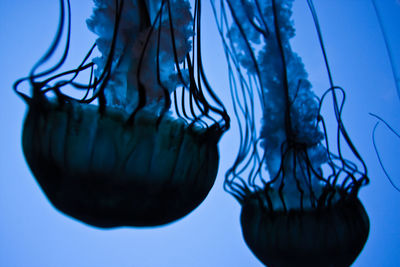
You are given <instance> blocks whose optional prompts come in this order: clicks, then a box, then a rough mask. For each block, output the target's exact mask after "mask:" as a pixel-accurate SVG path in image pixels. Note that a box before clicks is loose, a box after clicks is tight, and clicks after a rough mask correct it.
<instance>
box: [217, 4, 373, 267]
mask: <svg viewBox="0 0 400 267" xmlns="http://www.w3.org/2000/svg"><path fill="white" fill-rule="evenodd" d="M292 2H293V1H287V0H263V1H258V0H249V1H230V0H227V1H223V0H222V1H219V2H218V4H216V3H213V10H214V15H215V18H216V21H217V24H218V28H219V31H220V35H221V37H222V40H223V45H224V48H225V52H226V56H227V62H228V69H229V78H230V84H231V96H232V102H233V106H234V114H235V117H236V119H237V122H238V125H239V131H240V132H239V134H240V145H239V152H238V155H237V158H236V160H235V162H234V164H233V166H232V167H231V169H229V170H228V171H227V173H226V176H225V183H224V188H225V190H226V191H227V192H229V193H230V194H231V195H233V196H234V197H235V198H236V199H237V200H238V202H239V203H240V204H241V206H242V211H241V219H240V220H241V227H242V233H243V237H244V240H245V242H246V244H247V245H248V247H249V248H250V249H251V251H252V252H253V253H254V255H255V256H256V257H257V258H258V259H259V260H260V261H261V262H263V263H264V264H265V265H267V266H349V265H351V263H352V262H353V261H354V260H355V259H356V258H357V256H358V254H359V253H360V252H361V250H362V248H363V246H364V244H365V243H366V240H367V238H368V233H369V219H368V215H367V213H366V211H365V209H364V207H363V205H362V204H361V202H360V200H359V199H358V197H357V195H358V192H359V190H360V188H361V187H362V186H364V185H366V184H368V182H369V178H368V176H367V168H366V165H365V163H364V161H363V160H362V158H361V156H360V155H359V153H358V152H357V150H356V148H355V146H354V145H353V143H352V142H351V140H350V137H349V136H348V134H347V132H346V130H345V127H344V125H343V122H342V120H341V114H342V109H343V103H344V98H345V91H344V90H343V89H342V88H340V87H339V86H336V85H334V83H333V79H332V76H331V72H330V70H329V65H328V62H327V57H326V55H325V50H324V45H323V41H322V37H321V31H320V29H319V24H318V20H317V17H316V13H315V9H314V6H313V3H312V2H311V1H308V4H309V7H310V10H311V12H312V15H313V18H314V22H315V25H316V28H317V32H318V35H319V39H320V43H321V48H322V52H323V55H324V59H325V62H326V67H327V71H328V74H329V79H330V88H329V89H328V90H327V91H326V92H325V94H324V95H323V96H322V97H321V99H318V98H317V97H316V95H315V94H314V93H313V92H312V91H311V83H310V82H309V81H308V80H307V73H306V71H305V69H304V65H303V63H302V61H301V59H300V57H299V56H298V55H297V54H296V53H294V52H293V51H292V49H291V46H290V42H289V41H290V38H292V37H293V36H294V32H295V30H294V26H293V23H292V21H291V19H290V17H291V13H292V11H291V7H292ZM328 96H331V100H332V103H333V112H334V115H335V118H336V122H337V129H336V130H335V133H336V136H335V135H334V136H333V140H334V142H329V141H330V140H332V136H328V135H327V132H328V128H327V127H328V126H327V124H326V123H325V121H324V118H323V116H322V115H321V114H320V113H321V107H322V105H323V103H324V100H325V99H326V98H327V97H328ZM257 97H258V99H259V101H257ZM258 110H261V112H260V113H262V115H261V116H262V127H261V130H260V134H259V133H258V128H260V127H259V126H258V122H257V121H258V120H259V116H260V115H258ZM345 146H346V149H347V150H348V151H350V152H351V153H352V155H353V157H354V159H355V160H357V162H358V163H353V162H352V161H350V160H349V159H346V158H345V157H344V155H343V154H344V153H343V148H344V147H345ZM260 149H262V150H263V152H261V151H260ZM335 150H336V151H335Z"/></svg>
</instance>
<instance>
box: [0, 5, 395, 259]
mask: <svg viewBox="0 0 400 267" xmlns="http://www.w3.org/2000/svg"><path fill="white" fill-rule="evenodd" d="M71 2H72V19H73V29H72V34H73V36H72V48H71V55H70V60H69V61H68V63H67V65H68V66H69V67H72V66H76V65H77V64H78V63H79V60H80V59H82V58H83V56H84V55H85V52H86V51H87V50H88V49H89V47H90V46H91V44H92V42H93V41H94V40H95V36H94V35H93V34H92V33H90V32H89V31H88V30H87V28H86V25H85V19H86V18H87V17H89V16H90V14H91V10H92V6H93V4H92V2H91V1H89V0H85V1H83V0H79V1H78V0H72V1H71ZM378 2H379V8H380V9H381V11H382V14H383V15H384V21H385V26H386V27H387V30H388V33H389V35H390V42H391V45H392V47H393V49H394V50H393V51H394V52H395V58H397V62H400V60H399V59H400V54H399V53H400V34H399V29H400V20H399V18H400V3H399V2H398V1H397V2H396V1H395V0H382V1H378ZM315 5H316V8H317V12H318V15H319V18H320V23H321V27H322V31H323V35H324V38H325V44H326V49H327V52H328V56H329V60H330V63H331V69H332V71H333V77H334V80H335V82H336V84H338V85H341V86H343V87H344V88H345V90H346V92H347V101H346V106H345V110H344V122H345V124H346V125H347V129H348V131H349V133H350V136H351V137H352V138H353V141H354V143H355V145H356V146H357V148H358V149H359V151H360V153H361V154H362V155H363V156H364V158H365V161H366V163H367V165H368V167H369V174H370V178H371V184H370V185H369V186H367V187H365V188H363V189H362V190H361V193H360V198H361V200H362V202H363V203H364V205H365V207H366V210H367V212H368V214H369V217H370V222H371V231H370V236H369V239H368V242H367V244H366V246H365V248H364V250H363V251H362V253H361V255H360V256H359V258H358V259H357V261H356V263H355V264H354V265H353V266H400V227H399V226H400V193H399V192H397V191H395V190H394V188H393V187H391V185H390V184H389V182H388V181H387V179H386V178H385V177H384V174H383V171H382V169H381V168H380V167H379V165H378V161H377V157H376V155H375V152H374V150H373V146H372V140H371V133H372V129H373V126H374V124H375V122H376V120H375V119H373V118H372V117H371V116H369V115H368V112H373V113H376V114H378V115H380V116H382V117H384V118H385V119H386V120H387V121H388V122H389V123H390V124H391V125H392V126H393V127H394V128H395V129H397V130H399V131H400V113H399V107H400V103H399V97H398V95H397V91H396V88H395V83H394V79H393V75H392V72H391V68H390V64H389V60H388V55H387V51H386V49H385V46H384V42H383V38H382V34H381V30H380V28H379V26H378V23H377V18H376V15H375V13H374V10H373V6H372V4H371V2H370V1H367V0H324V1H315ZM203 11H204V13H203V16H204V25H203V26H204V27H203V30H204V32H203V37H204V40H203V50H204V51H203V55H204V61H205V62H206V64H205V68H206V71H207V73H208V76H209V79H210V81H211V83H212V85H213V86H214V88H215V90H216V91H217V93H218V94H219V95H220V96H221V98H222V99H223V100H224V101H225V103H226V105H227V106H228V107H230V100H229V95H228V87H227V86H228V82H227V73H226V67H225V64H224V58H223V51H222V48H221V45H220V39H219V36H218V34H217V32H216V30H215V26H214V19H213V17H212V14H211V9H210V7H209V3H208V2H207V1H204V10H203ZM0 20H1V21H0V38H1V39H0V40H1V41H0V48H1V49H0V70H1V71H0V83H1V85H0V88H1V91H0V92H1V93H0V94H1V98H0V101H1V102H0V103H1V104H0V120H1V121H0V125H1V130H0V147H1V150H0V170H1V172H0V266H2V267H3V266H5V267H9V266H10V267H11V266H44V267H47V266H135V267H147V266H148V267H153V266H156V267H157V266H160V267H164V266H165V267H174V266H176V267H181V266H182V267H184V266H191V267H204V266H210V267H216V266H231V267H242V266H247V267H251V266H262V265H261V264H260V263H259V262H258V261H257V259H256V258H255V257H254V256H253V255H252V253H251V252H250V250H249V249H248V248H247V247H246V245H245V243H244V241H243V240H242V236H241V229H240V225H239V213H240V206H239V205H238V203H237V202H235V200H234V199H233V198H232V197H231V196H230V195H228V194H226V193H225V192H224V191H223V190H222V182H223V177H224V173H225V171H226V170H227V168H228V167H229V166H230V164H231V163H232V161H233V156H234V155H235V153H236V151H237V147H236V146H234V145H233V144H236V143H237V136H236V134H237V133H236V131H235V125H233V129H232V130H231V131H230V132H228V133H227V134H225V136H224V137H223V139H222V141H221V142H220V153H221V161H220V170H219V173H218V177H217V181H216V183H215V186H214V187H213V189H212V191H211V192H210V194H209V196H208V197H207V199H206V200H205V201H204V203H203V204H202V205H201V206H200V207H199V208H197V209H196V210H195V211H194V212H192V213H191V214H190V215H189V216H187V217H185V218H184V219H182V220H180V221H178V222H175V223H173V224H171V225H168V226H164V227H159V228H150V229H135V228H122V229H114V230H99V229H95V228H92V227H88V226H86V225H84V224H82V223H80V222H77V221H76V220H73V219H71V218H69V217H66V216H65V215H63V214H61V213H59V212H58V211H56V210H55V209H54V208H53V207H52V206H51V205H50V203H49V202H48V200H47V199H46V198H45V197H44V195H43V193H42V192H41V190H40V188H39V187H38V185H37V183H36V182H35V180H34V179H33V177H32V175H31V173H30V171H29V169H28V167H27V165H26V163H25V160H24V158H23V154H22V149H21V126H22V120H23V117H24V113H25V112H26V106H25V105H24V103H23V102H22V101H21V99H19V98H18V97H17V96H16V95H15V94H14V93H13V91H12V90H11V86H12V83H13V82H14V81H15V80H16V79H17V78H20V77H22V76H24V75H27V74H28V72H29V70H30V68H31V67H32V65H33V64H34V63H35V62H36V61H37V60H38V58H39V57H40V56H41V55H42V54H43V53H44V52H45V51H46V49H47V47H48V45H49V44H50V42H51V40H52V38H53V36H54V33H55V29H56V26H57V21H58V1H54V0H52V1H51V0H36V1H29V0H1V1H0ZM294 20H295V23H296V29H297V37H296V38H295V40H294V41H293V49H294V50H295V51H296V52H298V53H299V54H300V56H302V58H303V60H304V63H305V65H306V69H307V71H308V72H309V75H310V80H311V82H312V84H313V86H314V88H315V92H316V93H317V94H319V95H320V94H321V93H322V92H323V91H324V90H325V89H327V88H328V82H327V75H326V71H325V68H324V65H323V61H322V55H321V51H320V49H319V47H318V42H317V39H316V33H315V30H314V27H313V24H312V20H311V16H310V12H309V11H308V9H307V6H306V1H305V0H297V1H296V3H295V8H294ZM396 35H397V36H396ZM396 49H397V50H398V51H397V54H396V51H395V50H396ZM398 64H399V63H398ZM327 119H328V120H330V119H332V116H331V115H327ZM377 145H378V147H379V149H380V151H381V154H382V157H383V160H384V163H385V165H386V167H387V168H388V170H389V172H390V174H391V175H392V177H393V178H394V179H395V180H396V181H397V184H400V168H399V166H398V165H399V163H400V162H399V153H400V140H399V139H398V138H396V137H395V136H394V135H393V134H391V133H390V132H389V131H388V130H387V129H385V128H384V127H379V128H378V129H377Z"/></svg>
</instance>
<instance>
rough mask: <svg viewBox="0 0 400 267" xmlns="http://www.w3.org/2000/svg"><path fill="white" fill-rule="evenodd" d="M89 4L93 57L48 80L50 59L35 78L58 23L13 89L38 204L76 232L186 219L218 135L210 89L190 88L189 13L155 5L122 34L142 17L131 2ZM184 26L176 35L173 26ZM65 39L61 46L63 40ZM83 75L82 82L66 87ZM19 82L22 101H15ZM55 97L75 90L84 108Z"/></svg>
mask: <svg viewBox="0 0 400 267" xmlns="http://www.w3.org/2000/svg"><path fill="white" fill-rule="evenodd" d="M111 2H112V3H111ZM95 3H96V8H95V9H94V16H93V17H92V18H91V20H90V21H89V22H88V24H89V27H90V28H91V29H92V30H93V29H94V31H95V32H97V33H99V36H100V37H99V39H98V40H97V41H96V45H97V47H98V48H99V50H100V52H101V53H102V55H101V56H100V57H99V58H95V59H93V61H94V62H89V63H88V62H87V61H88V59H89V58H90V56H91V53H92V51H93V49H91V50H90V52H89V54H88V55H87V56H86V57H85V59H84V61H83V62H82V63H81V64H80V65H79V67H78V68H76V69H74V70H69V71H65V72H60V73H56V74H54V73H55V71H56V70H57V69H58V68H59V66H61V65H62V63H63V61H64V58H62V59H61V60H60V62H61V63H59V64H56V65H55V67H52V68H50V69H49V70H45V71H42V72H40V73H38V72H37V69H38V67H40V66H41V65H42V64H43V63H44V62H45V61H47V59H48V58H49V57H50V56H52V53H53V51H54V50H55V49H56V48H57V46H58V45H59V40H60V36H61V34H62V30H63V28H62V25H63V23H64V21H63V20H62V19H60V24H59V25H60V26H59V31H58V34H57V36H56V38H55V40H56V41H55V42H54V44H53V45H52V47H51V48H50V49H49V51H50V52H48V53H47V54H46V55H45V56H44V57H43V59H42V60H41V61H39V63H38V64H37V65H36V66H35V67H34V68H33V70H32V71H31V74H30V76H29V77H28V78H24V79H21V80H19V81H17V82H16V84H15V86H14V88H15V90H16V92H17V93H18V94H19V95H20V96H22V97H23V99H24V100H25V101H26V102H27V104H28V113H27V115H26V118H25V122H24V127H23V151H24V154H25V158H26V161H27V163H28V165H29V167H30V169H31V171H32V173H33V175H34V176H35V178H36V180H37V182H38V183H39V185H40V187H41V188H42V190H43V191H44V193H45V194H46V196H47V197H48V199H49V200H50V202H51V203H52V204H53V205H54V206H55V207H56V208H57V209H59V210H60V211H62V212H63V213H65V214H67V215H69V216H72V217H74V218H76V219H78V220H80V221H82V222H84V223H86V224H89V225H92V226H96V227H102V228H110V227H118V226H157V225H163V224H167V223H170V222H173V221H175V220H177V219H180V218H182V217H183V216H185V215H187V214H188V213H190V212H191V211H192V210H193V209H195V208H196V207H197V206H198V205H199V204H200V203H201V202H202V201H203V200H204V199H205V197H206V196H207V194H208V192H209V191H210V189H211V187H212V186H213V184H214V181H215V178H216V174H217V169H218V161H219V155H218V148H217V143H218V141H219V138H220V137H221V135H222V134H223V133H224V131H226V130H227V129H228V128H229V117H228V115H227V114H226V112H225V109H224V107H223V106H222V104H221V103H220V102H219V100H218V98H217V97H216V95H215V94H214V93H213V92H212V89H211V88H210V87H209V86H208V84H205V85H202V83H205V82H204V80H201V79H199V80H196V79H195V76H194V75H199V77H200V76H201V77H202V78H204V73H203V71H202V68H201V59H199V58H196V64H197V65H195V64H194V63H193V59H192V58H191V56H190V55H189V51H190V50H191V49H193V50H194V49H196V48H195V47H194V46H192V43H191V40H190V39H191V38H193V33H192V32H191V31H189V29H188V27H189V26H190V27H192V25H193V23H192V21H191V20H193V19H192V17H191V13H190V6H189V5H188V3H187V2H186V1H184V0H177V1H162V2H161V1H160V2H159V5H158V6H157V5H154V6H155V7H158V11H157V12H156V15H154V11H151V12H150V11H149V12H148V14H146V15H145V16H144V17H145V18H144V19H139V20H137V21H134V22H132V21H130V20H128V21H126V19H129V18H131V17H132V16H133V15H135V14H139V15H140V14H143V12H142V11H140V10H142V9H143V8H145V9H146V6H145V5H143V3H142V4H141V2H140V1H137V2H136V1H95ZM174 5H175V6H174ZM154 6H153V8H149V10H153V9H154ZM66 7H67V8H66ZM65 10H67V11H65ZM68 10H69V1H66V3H64V1H61V14H62V16H61V17H62V18H63V17H67V18H68V17H69V13H67V12H68ZM110 10H111V11H110ZM177 10H180V12H181V13H180V14H181V17H179V20H178V19H176V18H177V14H178V13H177ZM64 13H66V14H67V15H66V16H65V14H64ZM182 14H183V15H182ZM161 16H163V18H161ZM183 17H184V18H183ZM149 18H151V19H152V22H150V21H149ZM185 19H186V20H189V23H188V24H182V22H185ZM177 20H178V22H177ZM175 22H176V25H175V24H174V23H175ZM129 23H130V24H129ZM67 24H68V23H67ZM188 25H189V26H188ZM167 26H168V27H167ZM165 27H167V28H166V29H165ZM110 29H111V31H112V32H111V33H110V32H109V31H110ZM191 29H192V31H194V30H195V28H191ZM196 30H197V29H196ZM67 33H68V34H67V35H68V37H67V42H68V40H69V35H70V29H69V28H68V29H67ZM124 34H125V35H124ZM170 42H172V44H171V43H170ZM67 46H68V44H67ZM67 46H66V47H67ZM135 49H136V50H135ZM67 52H68V50H67V48H66V50H65V54H64V55H66V54H67ZM197 52H198V51H197ZM193 54H194V53H193ZM198 54H199V55H200V52H198ZM96 65H97V70H95V66H96ZM85 70H88V71H89V73H90V75H89V76H90V78H89V82H88V83H87V84H81V83H78V82H77V81H76V78H77V77H78V76H79V75H81V74H82V73H83V72H84V71H85ZM196 72H198V73H196ZM149 79H150V81H149ZM187 80H190V82H188V81H187ZM25 81H28V82H29V84H30V87H31V88H32V96H29V95H27V94H24V93H22V92H21V91H20V90H19V88H20V86H21V84H22V83H23V82H25ZM178 86H179V87H180V88H178ZM202 86H203V87H202ZM66 87H71V88H73V89H77V90H83V92H84V94H85V96H84V97H83V98H80V99H77V98H73V97H72V96H71V95H70V94H67V93H66V92H65V91H63V89H64V88H66ZM202 90H204V91H202ZM170 94H172V95H173V97H172V100H171V97H170ZM207 97H208V100H207ZM96 102H97V103H96ZM171 105H173V107H174V108H173V109H171ZM189 107H190V108H189Z"/></svg>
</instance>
